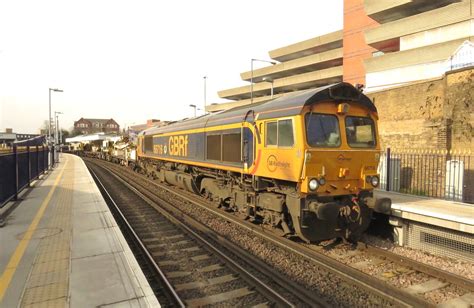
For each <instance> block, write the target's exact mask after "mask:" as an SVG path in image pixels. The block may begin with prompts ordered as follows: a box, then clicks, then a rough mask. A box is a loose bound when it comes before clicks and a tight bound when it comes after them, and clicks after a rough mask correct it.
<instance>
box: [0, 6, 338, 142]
mask: <svg viewBox="0 0 474 308" xmlns="http://www.w3.org/2000/svg"><path fill="white" fill-rule="evenodd" d="M342 2H343V1H342V0H331V1H328V0H293V1H289V0H287V1H282V0H272V1H270V0H257V1H256V0H238V1H237V0H234V1H218V0H215V1H212V0H199V1H191V0H186V1H185V0H181V1H176V0H175V1H159V0H154V1H151V0H150V1H142V0H134V1H119V0H90V1H89V0H81V1H79V0H78V1H66V0H58V1H49V0H41V1H38V0H32V1H21V0H2V1H1V2H0V131H4V130H5V128H13V130H14V131H15V132H22V133H38V129H39V128H40V127H41V125H42V123H43V122H44V121H45V120H47V118H48V88H56V87H57V88H61V89H64V93H52V110H53V111H55V110H56V111H62V112H64V115H62V116H61V117H60V122H61V123H60V124H61V125H60V126H61V127H64V128H66V129H69V128H71V127H72V126H73V122H74V121H75V120H78V119H79V118H81V117H85V118H114V119H115V120H116V121H117V122H118V123H119V124H120V125H121V127H124V126H125V125H132V124H140V123H144V122H145V121H146V120H147V119H152V118H155V119H161V120H177V119H181V118H184V117H189V116H192V115H193V111H192V109H191V108H190V107H188V106H189V104H196V105H200V106H202V105H203V103H204V97H203V96H204V94H203V76H208V79H207V102H208V104H210V103H218V102H222V101H223V100H222V99H220V98H219V97H218V95H217V91H220V90H223V89H227V88H232V87H237V86H243V85H245V84H248V83H246V82H244V81H242V80H241V79H240V73H241V72H242V71H246V70H250V59H251V58H260V59H268V51H269V50H272V49H275V48H279V47H282V46H285V45H289V44H292V43H295V42H298V41H302V40H306V39H310V38H312V37H315V36H318V35H321V34H325V33H328V32H332V31H336V30H339V29H341V28H342V16H343V11H342ZM261 65H262V64H260V63H258V64H257V63H255V67H259V66H261Z"/></svg>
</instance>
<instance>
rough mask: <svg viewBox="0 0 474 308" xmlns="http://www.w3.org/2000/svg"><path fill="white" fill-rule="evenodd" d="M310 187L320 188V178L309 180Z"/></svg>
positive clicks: (313, 188) (311, 188)
mask: <svg viewBox="0 0 474 308" xmlns="http://www.w3.org/2000/svg"><path fill="white" fill-rule="evenodd" d="M308 187H309V190H312V191H314V190H316V189H318V187H319V183H318V180H316V179H311V180H310V181H309V184H308Z"/></svg>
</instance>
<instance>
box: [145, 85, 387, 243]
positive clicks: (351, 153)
mask: <svg viewBox="0 0 474 308" xmlns="http://www.w3.org/2000/svg"><path fill="white" fill-rule="evenodd" d="M377 120H378V116H377V109H376V107H375V105H374V104H373V102H372V101H371V100H370V99H369V98H368V97H367V96H366V95H364V94H363V93H362V92H361V91H359V90H358V89H357V88H355V87H354V86H352V85H351V84H348V83H338V84H333V85H329V86H325V87H321V88H317V89H311V90H307V91H304V92H298V93H295V94H288V95H286V96H284V97H281V98H279V99H275V100H272V101H269V102H266V103H261V104H253V105H247V106H242V107H236V108H233V109H229V110H226V111H223V112H219V113H214V114H209V115H204V116H201V117H197V118H191V119H185V120H182V121H177V122H174V123H170V124H169V125H167V126H163V127H156V128H150V129H147V130H145V131H143V132H141V133H140V135H139V136H138V144H137V161H136V164H137V165H136V167H137V168H139V169H140V170H142V171H144V172H146V173H147V174H148V175H150V176H153V177H154V178H157V179H159V180H161V181H163V182H167V183H169V184H172V185H176V186H179V187H181V188H183V189H186V190H188V191H191V192H194V193H196V194H199V195H201V196H204V197H205V198H207V199H209V200H210V201H213V202H215V203H216V205H218V206H221V207H225V208H226V209H227V210H232V211H236V212H239V213H242V215H243V216H245V217H246V218H250V219H253V220H254V221H255V222H259V223H265V224H270V225H271V226H273V227H276V228H281V229H282V230H283V232H284V234H286V235H289V236H291V235H294V236H298V237H299V238H301V239H302V240H303V241H306V242H318V241H321V240H326V239H332V238H338V237H339V238H341V237H342V238H346V239H348V240H349V241H356V240H357V239H358V238H359V236H360V235H361V234H362V233H363V232H364V231H365V230H366V229H367V227H368V225H369V223H370V220H371V216H372V212H373V211H378V212H387V211H388V210H389V206H390V205H389V203H387V201H385V200H384V202H376V200H374V197H373V193H372V192H373V189H374V188H376V187H377V186H378V185H379V182H380V178H379V174H377V166H378V163H379V158H380V142H379V138H378V130H377Z"/></svg>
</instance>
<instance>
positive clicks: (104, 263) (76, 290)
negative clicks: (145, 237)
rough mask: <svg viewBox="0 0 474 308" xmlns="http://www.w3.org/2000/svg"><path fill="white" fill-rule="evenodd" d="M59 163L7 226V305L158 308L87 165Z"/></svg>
mask: <svg viewBox="0 0 474 308" xmlns="http://www.w3.org/2000/svg"><path fill="white" fill-rule="evenodd" d="M60 160H61V161H60V163H59V165H58V166H57V167H56V168H55V169H54V170H53V171H52V172H51V173H50V174H48V175H47V176H45V177H43V179H42V180H40V181H38V182H36V184H35V187H34V188H32V189H30V190H29V191H28V192H27V193H26V194H23V198H24V199H23V200H22V201H21V202H20V203H19V204H18V206H17V207H16V208H15V209H14V210H13V211H12V213H11V214H10V215H9V216H8V218H7V220H6V225H5V226H4V227H3V228H0V274H1V276H0V307H97V306H101V307H159V303H158V301H157V299H156V297H155V296H154V294H153V291H152V290H151V288H150V286H149V284H148V282H147V280H146V279H145V277H144V275H143V272H142V271H141V269H140V267H139V265H138V264H137V262H136V260H135V257H134V256H133V254H132V252H131V251H130V248H129V247H128V245H127V242H126V241H125V239H124V238H123V235H122V233H121V232H120V229H119V228H118V226H117V224H116V223H115V220H114V218H113V216H112V214H111V213H110V211H109V209H108V207H107V205H106V203H105V201H104V199H103V198H102V195H101V194H100V192H99V189H98V188H97V186H96V185H95V183H94V180H93V179H92V177H91V175H90V174H89V172H88V170H87V168H86V166H85V164H84V162H83V161H82V160H81V159H80V158H79V157H76V156H73V155H69V154H63V155H61V159H60Z"/></svg>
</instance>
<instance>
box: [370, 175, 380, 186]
mask: <svg viewBox="0 0 474 308" xmlns="http://www.w3.org/2000/svg"><path fill="white" fill-rule="evenodd" d="M370 184H372V186H374V187H377V186H379V177H378V176H376V175H375V176H373V177H372V178H371V179H370Z"/></svg>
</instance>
